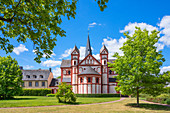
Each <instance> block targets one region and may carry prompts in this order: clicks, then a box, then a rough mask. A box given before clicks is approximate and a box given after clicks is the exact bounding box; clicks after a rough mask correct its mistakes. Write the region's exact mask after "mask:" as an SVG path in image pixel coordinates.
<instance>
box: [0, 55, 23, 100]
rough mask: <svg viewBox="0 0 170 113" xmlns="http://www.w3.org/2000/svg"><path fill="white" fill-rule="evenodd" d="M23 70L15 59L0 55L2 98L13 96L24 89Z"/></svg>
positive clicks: (0, 95) (0, 90) (0, 97)
mask: <svg viewBox="0 0 170 113" xmlns="http://www.w3.org/2000/svg"><path fill="white" fill-rule="evenodd" d="M21 85H22V72H21V70H20V68H19V65H18V63H17V61H16V60H15V59H12V58H11V57H10V56H7V57H0V99H8V98H11V97H13V96H15V95H17V94H18V93H20V91H22V87H21Z"/></svg>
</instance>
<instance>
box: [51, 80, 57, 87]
mask: <svg viewBox="0 0 170 113" xmlns="http://www.w3.org/2000/svg"><path fill="white" fill-rule="evenodd" d="M56 82H59V80H58V79H56V78H53V79H52V80H51V83H50V87H53V86H56Z"/></svg>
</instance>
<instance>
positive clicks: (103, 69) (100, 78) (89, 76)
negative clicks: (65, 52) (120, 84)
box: [60, 36, 119, 94]
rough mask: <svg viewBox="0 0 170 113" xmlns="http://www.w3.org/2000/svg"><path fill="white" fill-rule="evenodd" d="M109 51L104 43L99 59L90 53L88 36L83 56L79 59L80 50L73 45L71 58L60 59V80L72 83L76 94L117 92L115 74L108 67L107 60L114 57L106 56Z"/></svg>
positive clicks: (111, 60)
mask: <svg viewBox="0 0 170 113" xmlns="http://www.w3.org/2000/svg"><path fill="white" fill-rule="evenodd" d="M108 54H109V51H108V49H107V48H106V46H105V45H103V47H102V48H101V50H100V59H96V58H95V57H94V56H93V55H92V49H91V45H90V39H89V36H88V38H87V46H86V51H85V58H84V59H80V52H79V49H78V48H77V46H75V47H74V48H73V50H72V53H71V59H69V60H62V63H61V66H60V68H61V82H66V83H67V84H71V85H72V90H73V92H74V93H77V94H101V93H119V92H116V90H115V86H117V82H116V79H115V78H113V76H117V75H116V74H115V73H114V72H113V71H111V70H110V68H109V67H108V64H107V62H111V63H112V62H113V61H114V59H109V58H108Z"/></svg>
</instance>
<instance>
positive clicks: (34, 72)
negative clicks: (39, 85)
mask: <svg viewBox="0 0 170 113" xmlns="http://www.w3.org/2000/svg"><path fill="white" fill-rule="evenodd" d="M22 75H23V78H22V80H48V77H49V75H50V71H49V70H47V69H33V70H22ZM28 75H29V76H30V78H27V76H28ZM34 75H36V76H37V78H34V77H33V76H34ZM40 75H43V78H41V77H40Z"/></svg>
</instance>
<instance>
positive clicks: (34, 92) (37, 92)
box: [19, 88, 51, 96]
mask: <svg viewBox="0 0 170 113" xmlns="http://www.w3.org/2000/svg"><path fill="white" fill-rule="evenodd" d="M49 93H51V89H47V88H45V89H23V91H22V93H20V94H19V96H46V95H47V94H49Z"/></svg>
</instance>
